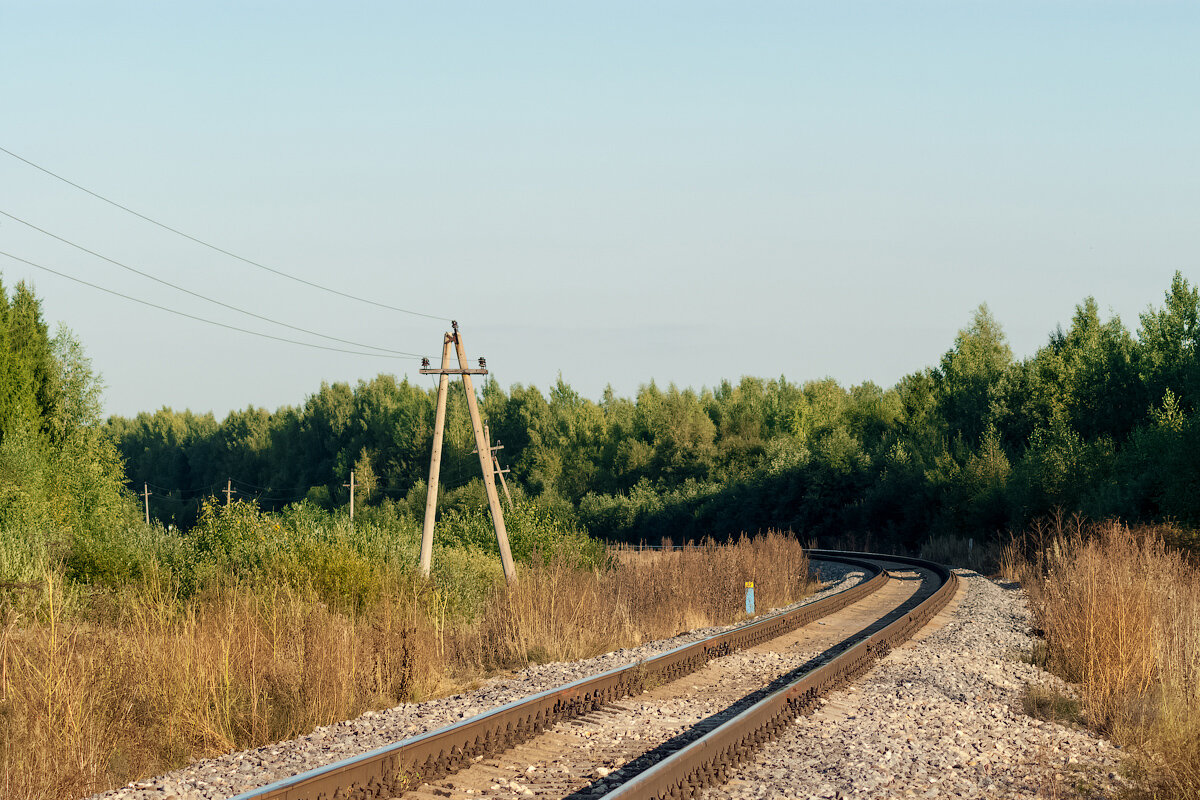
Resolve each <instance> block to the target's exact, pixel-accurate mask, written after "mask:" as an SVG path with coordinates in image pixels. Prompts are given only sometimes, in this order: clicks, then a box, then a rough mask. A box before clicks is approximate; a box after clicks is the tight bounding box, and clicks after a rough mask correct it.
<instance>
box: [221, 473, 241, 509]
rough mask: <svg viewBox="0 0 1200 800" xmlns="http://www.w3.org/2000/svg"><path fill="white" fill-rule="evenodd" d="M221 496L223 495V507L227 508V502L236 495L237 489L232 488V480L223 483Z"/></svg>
mask: <svg viewBox="0 0 1200 800" xmlns="http://www.w3.org/2000/svg"><path fill="white" fill-rule="evenodd" d="M221 494H223V495H225V507H226V508H229V501H230V500H231V499H232V498H233V496H234V495H235V494H237V489H235V488H233V478H230V479H229V480H228V481H226V482H225V491H224V492H222V493H221Z"/></svg>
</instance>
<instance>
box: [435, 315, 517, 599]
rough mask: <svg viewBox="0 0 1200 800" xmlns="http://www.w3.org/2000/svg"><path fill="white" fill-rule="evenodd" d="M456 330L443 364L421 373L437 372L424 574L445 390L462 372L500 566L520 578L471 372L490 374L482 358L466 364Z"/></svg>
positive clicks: (455, 325)
mask: <svg viewBox="0 0 1200 800" xmlns="http://www.w3.org/2000/svg"><path fill="white" fill-rule="evenodd" d="M450 324H451V326H453V328H454V333H447V334H446V336H445V338H444V339H443V341H442V366H441V368H440V369H432V368H430V367H429V366H428V361H425V362H423V364H422V369H421V370H420V372H421V374H422V375H438V376H440V377H439V379H438V395H437V410H436V411H435V413H434V420H433V449H432V453H431V455H430V459H429V485H428V487H427V488H428V493H427V495H426V497H425V522H424V524H423V525H422V526H421V563H420V569H421V574H422V575H426V576H427V575H429V567H430V564H431V562H432V561H433V526H434V518H435V516H436V514H437V491H438V475H439V472H440V471H441V463H442V436H443V433H444V432H445V429H446V393H447V392H448V391H449V378H450V376H451V375H461V376H462V382H463V390H464V391H465V392H466V395H467V409H468V410H469V411H470V412H471V428H472V429H473V430H474V432H475V448H476V450H477V451H478V453H479V466H480V469H481V470H482V472H483V488H484V489H485V490H486V491H487V498H488V510H490V511H491V514H492V527H494V528H495V529H496V544H497V545H499V548H500V565H501V566H502V567H503V568H504V577H505V579H507V580H508V581H509V582H512V581H515V580H516V579H517V571H516V567H514V566H513V559H512V551H511V550H510V549H509V547H508V529H507V528H506V527H505V526H504V511H503V509H502V508H501V507H500V497H499V495H497V494H496V478H495V464H494V462H493V460H492V447H491V442H489V441H488V440H487V436H486V435H485V434H484V431H483V420H482V419H481V418H480V416H479V402H478V401H477V400H476V399H475V387H474V385H473V384H472V383H471V376H472V375H487V374H488V371H487V368H486V367H485V366H484V361H483V359H482V358H481V359H479V369H470V368H469V367H467V354H466V351H465V350H464V349H463V343H462V336H461V334H459V332H458V323H457V322H453V321H452V322H451V323H450ZM452 346H453V347H454V350H455V352H456V353H457V355H458V369H451V368H450V348H451V347H452Z"/></svg>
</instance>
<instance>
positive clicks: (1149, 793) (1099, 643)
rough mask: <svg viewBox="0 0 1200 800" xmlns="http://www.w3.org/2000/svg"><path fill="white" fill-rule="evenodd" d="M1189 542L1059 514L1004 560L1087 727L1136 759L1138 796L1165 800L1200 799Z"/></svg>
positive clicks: (1197, 591)
mask: <svg viewBox="0 0 1200 800" xmlns="http://www.w3.org/2000/svg"><path fill="white" fill-rule="evenodd" d="M1181 543H1182V544H1184V545H1189V544H1191V542H1190V536H1189V535H1188V534H1187V533H1185V532H1182V531H1180V530H1179V529H1177V528H1174V527H1172V526H1135V527H1127V526H1125V525H1121V524H1118V523H1115V522H1106V523H1102V524H1088V523H1084V522H1082V521H1080V520H1079V518H1076V519H1074V520H1073V521H1071V523H1070V524H1066V525H1064V524H1061V518H1060V523H1059V524H1056V525H1046V524H1042V525H1038V526H1036V527H1035V528H1034V529H1033V530H1032V531H1031V532H1030V533H1029V534H1027V535H1026V536H1025V537H1023V539H1021V540H1014V543H1013V545H1012V546H1011V547H1010V548H1009V550H1008V552H1007V554H1006V556H1007V557H1006V558H1005V562H1006V569H1007V571H1009V572H1010V573H1012V574H1011V577H1019V578H1020V579H1022V581H1023V583H1024V585H1025V586H1026V587H1027V589H1028V590H1029V594H1030V599H1031V601H1032V605H1033V608H1034V611H1035V614H1036V617H1037V620H1038V624H1039V625H1040V627H1041V628H1042V629H1043V630H1044V631H1045V637H1046V645H1047V647H1046V663H1047V666H1048V668H1049V669H1051V670H1052V671H1054V672H1056V673H1058V674H1060V675H1061V676H1062V677H1064V678H1066V679H1067V680H1069V681H1071V682H1073V683H1076V684H1078V686H1079V690H1080V696H1081V699H1082V714H1083V718H1084V719H1085V720H1086V722H1087V723H1088V724H1090V725H1092V726H1094V727H1096V728H1097V729H1099V730H1101V731H1103V732H1104V733H1106V734H1107V735H1109V736H1110V737H1112V738H1113V739H1114V740H1115V741H1116V742H1118V743H1120V744H1122V745H1125V746H1128V747H1129V748H1131V749H1132V750H1133V752H1135V753H1136V754H1137V761H1136V773H1137V774H1136V777H1137V778H1138V779H1139V789H1138V790H1137V792H1136V794H1137V796H1145V797H1154V798H1163V799H1164V800H1193V798H1196V797H1200V568H1198V566H1197V563H1196V560H1195V553H1196V551H1195V550H1189V549H1181V548H1180V547H1179V545H1180V544H1181ZM1189 553H1190V556H1189Z"/></svg>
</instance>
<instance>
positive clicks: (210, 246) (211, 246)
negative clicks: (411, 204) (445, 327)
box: [0, 147, 450, 322]
mask: <svg viewBox="0 0 1200 800" xmlns="http://www.w3.org/2000/svg"><path fill="white" fill-rule="evenodd" d="M0 152H2V153H7V154H8V155H10V156H12V157H13V158H15V159H17V160H18V161H21V162H24V163H25V164H28V165H29V166H31V167H33V168H34V169H36V170H38V171H40V172H44V173H45V174H47V175H49V176H50V177H51V178H55V179H56V180H60V181H62V182H63V183H65V184H67V185H68V186H73V187H74V188H76V189H78V190H79V191H81V192H84V193H85V194H89V195H91V196H92V197H94V198H96V199H97V200H101V201H103V202H105V203H108V204H109V205H110V206H114V207H116V208H119V209H121V210H122V211H125V212H126V213H129V214H132V215H133V216H135V217H137V218H139V219H142V220H145V221H146V222H149V223H150V224H151V225H157V226H158V227H160V228H162V229H163V230H165V231H170V232H171V233H174V234H176V235H177V236H182V237H183V238H185V239H188V240H189V241H192V242H195V243H196V244H198V245H201V246H203V247H207V248H208V249H209V250H215V251H216V252H218V253H221V254H222V255H226V256H229V257H230V258H235V259H237V260H238V261H241V262H243V263H245V264H249V265H250V266H252V267H258V268H259V269H262V270H266V271H267V272H271V273H274V274H275V275H278V276H280V277H282V278H287V279H288V280H292V281H295V282H296V283H302V284H304V285H305V286H309V287H312V288H313V289H320V290H321V291H323V292H329V293H330V294H336V295H339V296H341V297H345V298H346V299H348V300H357V301H358V302H360V303H367V304H368V305H373V306H376V307H378V308H386V309H388V310H389V311H398V312H400V313H401V314H412V315H413V316H415V317H425V318H426V319H438V320H444V321H447V322H448V321H449V320H450V318H449V317H440V316H437V315H436V314H424V313H422V312H420V311H412V310H411V309H407V308H397V307H396V306H390V305H388V304H387V303H380V302H378V301H375V300H368V299H367V298H365V297H359V296H357V295H353V294H349V293H347V292H343V291H339V290H338V289H332V288H330V287H328V286H322V285H321V284H319V283H313V282H312V281H308V280H305V279H304V278H300V277H297V276H296V275H292V274H290V273H287V272H284V271H283V270H279V269H275V268H274V267H268V266H267V265H266V264H260V263H259V262H257V261H254V260H253V259H249V258H246V257H245V256H239V255H238V254H237V253H233V252H230V251H229V250H225V249H224V248H221V247H217V246H216V245H215V244H210V243H209V242H206V241H204V240H203V239H199V238H197V237H195V236H192V235H191V234H189V233H184V232H183V231H181V230H179V229H177V228H172V227H171V226H170V225H167V224H165V223H162V222H159V221H158V220H156V219H152V218H150V217H148V216H146V215H145V214H142V213H140V212H138V211H134V210H133V209H132V208H129V207H128V206H123V205H121V204H120V203H118V202H117V201H116V200H110V199H109V198H107V197H105V196H104V195H102V194H99V193H97V192H93V191H92V190H91V189H88V188H86V187H84V186H80V185H79V184H78V183H75V182H74V181H71V180H68V179H66V178H64V177H63V176H62V175H59V174H58V173H55V172H51V171H50V170H48V169H46V168H45V167H43V166H40V165H38V164H35V163H33V162H32V161H30V160H29V159H27V158H22V157H21V156H19V155H17V154H16V153H14V152H13V151H11V150H8V149H6V148H4V147H0Z"/></svg>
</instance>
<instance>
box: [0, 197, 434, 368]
mask: <svg viewBox="0 0 1200 800" xmlns="http://www.w3.org/2000/svg"><path fill="white" fill-rule="evenodd" d="M0 215H3V216H5V217H8V218H9V219H11V220H13V221H14V222H19V223H21V224H22V225H25V226H26V227H29V228H32V229H33V230H35V231H37V232H38V233H41V234H44V235H46V236H49V237H50V238H51V239H56V240H58V241H60V242H62V243H63V244H67V245H70V246H71V247H74V248H75V249H76V250H81V251H83V252H84V253H87V254H88V255H91V256H95V257H96V258H99V259H101V260H102V261H107V262H108V263H110V264H113V265H115V266H118V267H120V268H121V269H124V270H128V271H129V272H132V273H134V274H135V275H140V276H142V277H143V278H147V279H149V280H152V281H154V282H155V283H160V284H162V285H163V286H169V287H170V288H172V289H175V290H176V291H180V292H183V293H184V294H188V295H191V296H192V297H196V298H199V299H200V300H204V301H207V302H209V303H213V304H214V305H218V306H221V307H222V308H228V309H229V310H231V311H236V312H238V313H239V314H245V315H246V316H248V317H254V318H255V319H258V320H262V321H263V322H268V323H270V324H272V325H279V326H280V327H283V328H290V329H291V330H294V331H299V332H300V333H307V334H308V335H309V336H316V337H318V338H321V339H328V340H330V341H332V342H341V343H342V344H348V345H353V346H354V347H365V348H367V349H370V350H381V351H384V352H387V353H397V354H400V355H406V356H418V357H419V356H420V354H419V353H410V352H407V351H405V350H393V349H392V348H390V347H380V346H379V345H374V344H363V343H362V342H355V341H352V340H350V339H342V338H339V337H337V336H329V335H327V334H324V333H318V332H316V331H310V330H308V329H307V328H301V327H299V326H297V325H290V324H288V323H286V322H280V321H279V320H277V319H271V318H270V317H266V316H263V315H262V314H256V313H254V312H253V311H247V310H246V309H244V308H239V307H237V306H235V305H231V304H229V303H226V302H223V301H221V300H217V299H215V298H212V297H208V296H207V295H203V294H200V293H199V292H193V291H192V290H191V289H188V288H186V287H183V286H180V285H179V284H176V283H171V282H170V281H168V280H164V279H162V278H159V277H157V276H155V275H151V274H150V273H148V272H144V271H143V270H140V269H138V268H136V267H131V266H129V265H128V264H125V263H123V262H121V261H117V260H116V259H113V258H109V257H108V256H106V255H104V254H103V253H97V252H96V251H95V250H92V249H90V248H87V247H84V246H83V245H81V244H78V243H76V242H73V241H71V240H70V239H66V238H64V237H62V236H59V235H58V234H56V233H52V232H50V231H48V230H46V229H45V228H40V227H38V226H37V225H34V224H33V223H32V222H29V221H28V220H24V219H21V218H20V217H18V216H16V215H14V214H10V213H8V212H7V211H5V210H3V209H0Z"/></svg>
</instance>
